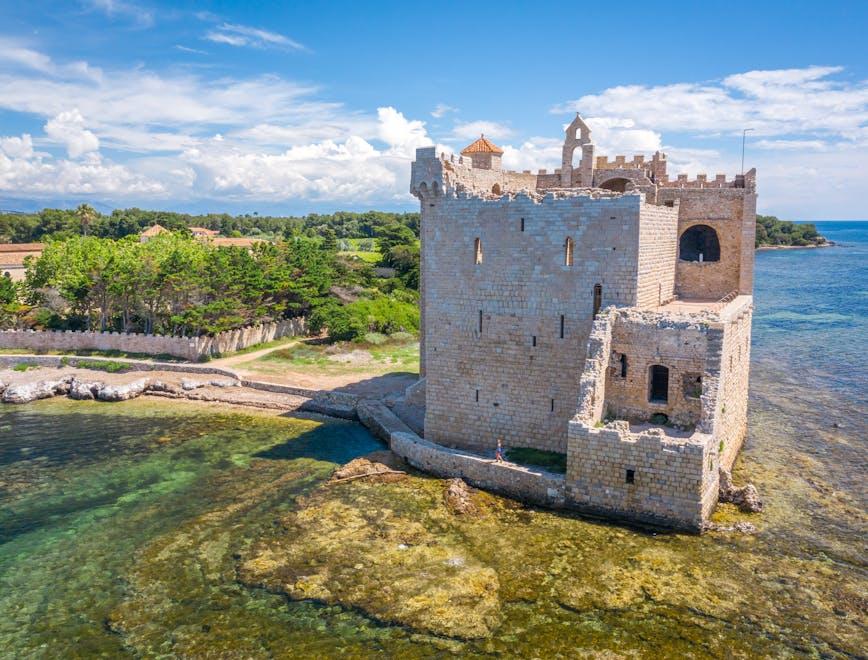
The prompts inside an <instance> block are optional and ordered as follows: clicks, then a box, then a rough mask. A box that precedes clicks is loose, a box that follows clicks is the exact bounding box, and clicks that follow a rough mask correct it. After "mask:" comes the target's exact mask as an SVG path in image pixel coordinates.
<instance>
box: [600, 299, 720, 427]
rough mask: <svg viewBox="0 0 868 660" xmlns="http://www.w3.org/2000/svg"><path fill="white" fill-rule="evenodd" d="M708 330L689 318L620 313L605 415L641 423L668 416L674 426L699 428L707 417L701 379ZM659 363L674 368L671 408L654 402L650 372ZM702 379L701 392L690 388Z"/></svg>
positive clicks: (608, 377) (612, 349)
mask: <svg viewBox="0 0 868 660" xmlns="http://www.w3.org/2000/svg"><path fill="white" fill-rule="evenodd" d="M707 331H708V326H706V325H703V324H700V323H696V322H695V321H694V320H691V319H689V318H687V317H682V318H680V319H679V318H678V317H673V316H672V315H665V314H657V313H651V312H639V311H636V310H622V311H620V312H619V314H618V316H617V318H616V320H615V324H614V328H613V330H612V342H611V354H612V357H611V360H610V364H609V368H608V369H607V370H606V389H605V397H606V400H605V407H606V413H605V414H606V415H607V416H610V417H615V418H617V419H630V420H636V421H642V420H648V419H650V417H651V416H652V415H653V414H655V413H663V414H665V415H667V416H668V417H669V420H670V421H671V422H673V423H674V424H679V425H684V426H690V427H692V426H693V425H696V424H698V423H699V421H700V417H701V413H702V403H701V388H702V383H701V379H702V378H703V374H704V372H705V369H706V364H705V363H706V356H707V351H708V342H707ZM621 355H624V356H626V359H627V374H626V376H624V377H622V376H621V362H620V359H619V358H620V356H621ZM655 364H659V365H663V366H664V367H667V368H668V369H669V395H668V401H667V402H666V403H657V402H651V401H649V394H650V379H651V376H650V371H651V366H652V365H655ZM697 378H700V383H699V384H698V387H690V386H689V385H694V384H695V383H696V379H697ZM686 384H688V386H687V387H686V386H685V385H686Z"/></svg>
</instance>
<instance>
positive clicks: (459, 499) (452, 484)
mask: <svg viewBox="0 0 868 660" xmlns="http://www.w3.org/2000/svg"><path fill="white" fill-rule="evenodd" d="M443 501H444V502H446V508H447V509H449V511H450V512H451V513H454V514H456V515H460V516H461V515H467V514H474V513H478V512H479V509H478V508H477V506H476V504H475V503H474V502H473V489H472V488H470V486H468V485H467V484H466V483H464V480H463V479H448V480H447V481H446V488H445V490H444V491H443Z"/></svg>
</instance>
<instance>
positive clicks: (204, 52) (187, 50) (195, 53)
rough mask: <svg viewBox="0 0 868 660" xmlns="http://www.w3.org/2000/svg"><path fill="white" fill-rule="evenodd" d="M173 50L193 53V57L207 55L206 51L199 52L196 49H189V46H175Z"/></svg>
mask: <svg viewBox="0 0 868 660" xmlns="http://www.w3.org/2000/svg"><path fill="white" fill-rule="evenodd" d="M175 48H176V49H177V50H180V51H181V52H182V53H193V54H194V55H207V54H208V53H207V51H204V50H200V49H198V48H190V47H189V46H182V45H181V44H175Z"/></svg>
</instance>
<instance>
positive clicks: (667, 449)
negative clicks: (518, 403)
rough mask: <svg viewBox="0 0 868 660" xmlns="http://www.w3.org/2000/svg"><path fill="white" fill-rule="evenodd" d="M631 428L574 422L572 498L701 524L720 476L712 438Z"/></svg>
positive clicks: (635, 516)
mask: <svg viewBox="0 0 868 660" xmlns="http://www.w3.org/2000/svg"><path fill="white" fill-rule="evenodd" d="M628 427H629V425H628V424H627V422H623V421H622V422H613V423H611V424H608V425H607V426H606V427H604V428H594V426H592V425H590V424H588V423H587V422H585V421H578V420H575V421H572V422H570V424H569V444H568V450H567V478H566V485H567V499H568V502H569V503H570V504H572V505H574V506H577V507H579V508H582V509H586V510H588V511H592V512H598V513H602V514H605V515H609V516H616V517H621V518H625V519H628V520H636V521H640V522H649V523H658V524H666V525H671V526H674V527H679V528H684V529H689V530H693V531H696V530H698V529H700V527H701V525H702V522H703V520H704V517H705V516H706V515H707V513H706V512H704V511H703V509H704V504H703V502H704V499H706V498H705V497H704V495H705V494H706V493H707V492H709V491H710V490H711V489H712V486H711V485H710V484H712V482H713V481H714V480H715V479H716V472H714V471H713V470H712V469H709V462H708V446H709V444H710V442H709V441H710V438H709V437H708V436H706V435H704V434H700V433H697V434H694V435H693V436H692V437H691V438H690V439H689V440H684V439H675V438H669V437H667V436H665V435H664V433H663V431H662V430H661V429H649V430H647V431H644V432H642V433H631V432H630V431H629V428H628ZM628 470H630V471H631V475H630V477H628V472H627V471H628ZM628 479H632V482H628Z"/></svg>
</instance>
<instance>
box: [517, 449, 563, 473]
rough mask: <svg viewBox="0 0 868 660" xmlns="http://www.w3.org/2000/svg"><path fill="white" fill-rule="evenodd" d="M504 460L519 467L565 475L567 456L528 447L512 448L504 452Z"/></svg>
mask: <svg viewBox="0 0 868 660" xmlns="http://www.w3.org/2000/svg"><path fill="white" fill-rule="evenodd" d="M506 458H507V459H508V460H510V461H512V462H513V463H518V464H520V465H533V466H535V467H541V468H543V469H545V470H548V471H549V472H557V473H559V474H566V472H567V455H566V454H559V453H558V452H555V451H544V450H542V449H531V448H530V447H513V448H512V449H507V450H506Z"/></svg>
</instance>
